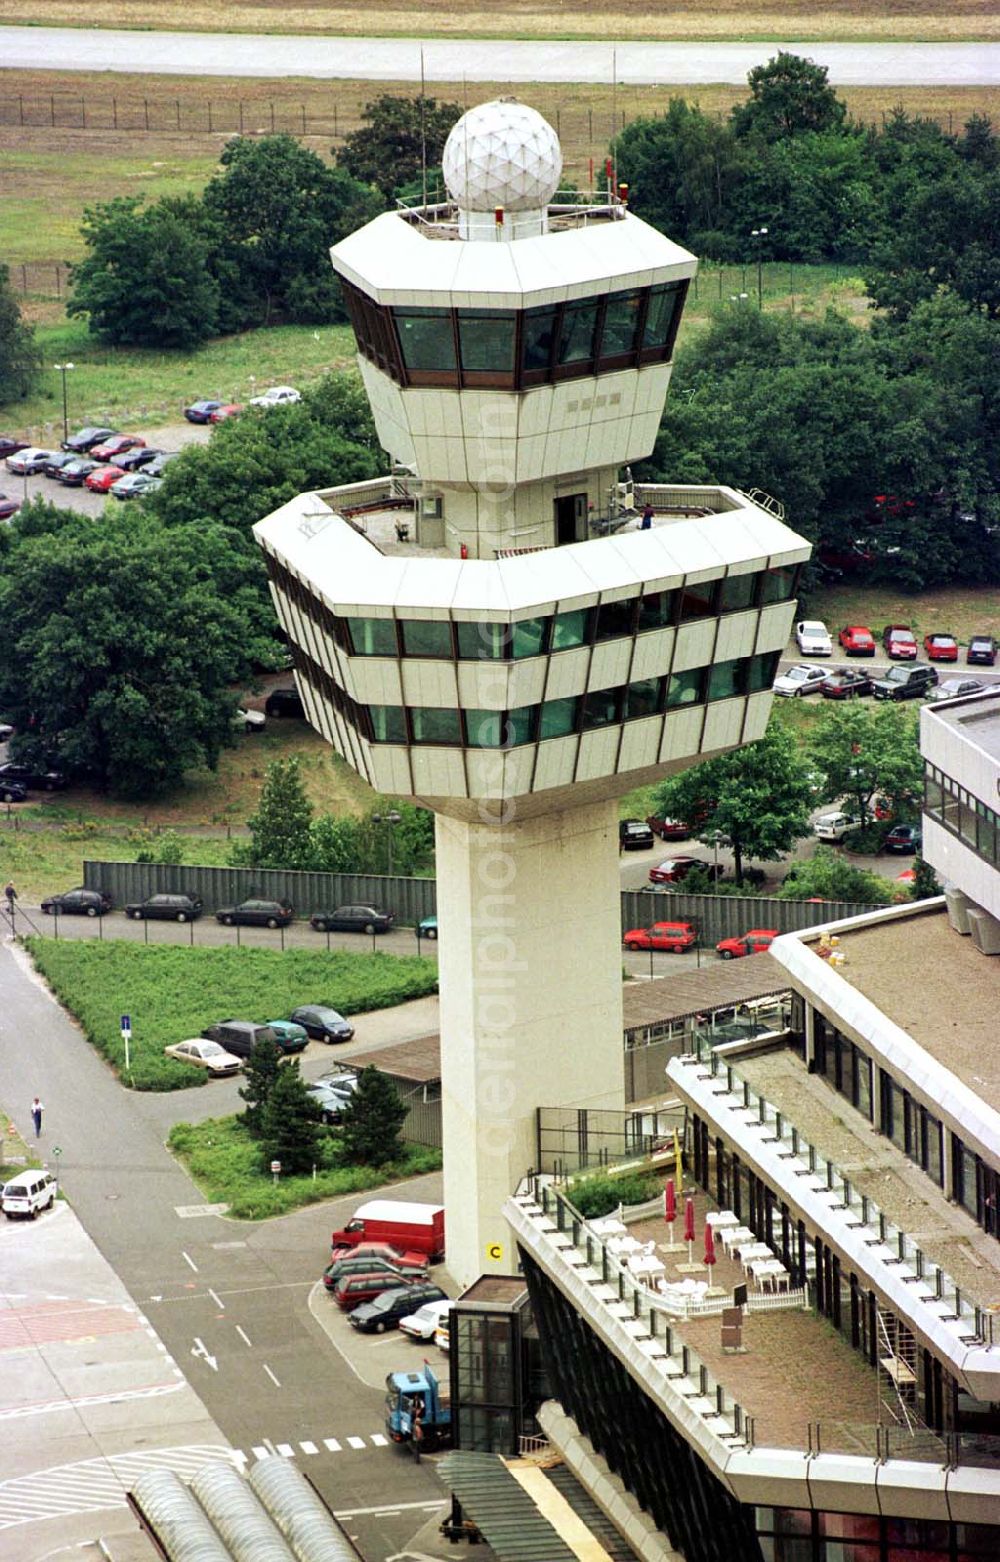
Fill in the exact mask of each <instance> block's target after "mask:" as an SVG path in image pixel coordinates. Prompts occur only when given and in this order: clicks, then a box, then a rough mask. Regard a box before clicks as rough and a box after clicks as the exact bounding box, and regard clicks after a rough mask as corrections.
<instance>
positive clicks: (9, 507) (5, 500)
mask: <svg viewBox="0 0 1000 1562" xmlns="http://www.w3.org/2000/svg"><path fill="white" fill-rule="evenodd" d="M20 508H21V501H20V499H12V498H11V497H10V495H9V494H0V521H9V520H10V518H11V516H12V515H16V514H17V512H18V510H19V509H20Z"/></svg>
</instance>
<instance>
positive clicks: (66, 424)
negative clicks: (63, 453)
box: [55, 363, 76, 440]
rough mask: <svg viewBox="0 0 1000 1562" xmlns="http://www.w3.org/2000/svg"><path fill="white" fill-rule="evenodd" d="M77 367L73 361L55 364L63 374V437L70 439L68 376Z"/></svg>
mask: <svg viewBox="0 0 1000 1562" xmlns="http://www.w3.org/2000/svg"><path fill="white" fill-rule="evenodd" d="M75 367H76V365H75V364H72V363H57V364H56V365H55V368H56V370H57V372H58V373H59V374H61V375H62V393H63V439H64V440H67V439H69V411H68V407H67V401H66V376H67V374H68V373H69V371H70V370H71V369H74V368H75Z"/></svg>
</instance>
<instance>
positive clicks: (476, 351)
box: [458, 309, 516, 385]
mask: <svg viewBox="0 0 1000 1562" xmlns="http://www.w3.org/2000/svg"><path fill="white" fill-rule="evenodd" d="M515 325H516V316H515V314H514V311H513V310H512V309H484V310H483V311H482V312H481V313H478V312H477V313H475V314H474V313H472V312H471V311H470V312H466V311H465V310H464V309H460V310H459V312H458V339H459V343H460V347H461V354H462V375H463V378H464V379H466V380H468V379H469V378H470V377H471V378H472V380H473V382H475V380H476V379H477V378H478V377H479V376H482V377H483V379H484V382H485V383H489V384H497V383H508V384H510V385H513V383H514V330H515Z"/></svg>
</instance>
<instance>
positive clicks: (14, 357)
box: [0, 265, 42, 406]
mask: <svg viewBox="0 0 1000 1562" xmlns="http://www.w3.org/2000/svg"><path fill="white" fill-rule="evenodd" d="M41 368H42V355H41V353H40V351H39V349H38V346H37V344H36V342H35V332H34V328H33V327H32V326H30V325H28V324H27V323H26V321H25V320H24V319H23V318H22V315H21V306H20V304H19V303H18V301H17V299H16V298H15V297H14V291H13V289H12V287H11V285H10V270H9V268H8V267H7V266H3V265H0V406H3V405H4V404H6V403H7V402H11V401H21V400H22V399H23V398H24V397H25V396H27V395H28V393H29V392H30V391H32V390H33V389H34V387H35V385H36V384H37V383H38V378H39V375H40V374H41Z"/></svg>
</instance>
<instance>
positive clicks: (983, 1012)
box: [838, 911, 1000, 1111]
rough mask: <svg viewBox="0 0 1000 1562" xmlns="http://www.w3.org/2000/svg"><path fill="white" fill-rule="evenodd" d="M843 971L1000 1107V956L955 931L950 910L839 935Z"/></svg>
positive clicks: (978, 1092)
mask: <svg viewBox="0 0 1000 1562" xmlns="http://www.w3.org/2000/svg"><path fill="white" fill-rule="evenodd" d="M840 948H841V950H842V952H843V954H844V955H845V957H846V958H845V961H844V964H843V965H842V966H840V967H839V968H838V974H839V975H840V976H842V977H843V978H844V980H845V981H846V982H849V983H850V984H851V985H852V986H853V987H856V988H857V989H858V991H859V992H861V993H863V994H864V995H865V997H866V998H868V999H870V1001H871V1002H872V1003H874V1004H875V1005H876V1006H877V1007H878V1008H879V1009H880V1010H881V1011H882V1012H883V1013H884V1014H885V1015H887V1016H888V1018H889V1019H890V1020H892V1021H894V1022H895V1024H897V1025H898V1026H900V1027H901V1028H902V1029H903V1030H904V1031H906V1033H907V1034H908V1035H910V1036H912V1037H913V1040H914V1041H915V1042H917V1043H918V1045H919V1046H921V1047H923V1048H924V1049H925V1050H926V1051H927V1052H928V1053H929V1054H930V1056H931V1057H933V1058H934V1059H935V1060H936V1062H938V1063H940V1064H941V1065H942V1066H943V1067H944V1068H947V1069H949V1070H950V1071H951V1072H952V1073H953V1074H954V1075H955V1076H956V1078H958V1079H960V1080H961V1081H962V1083H963V1084H964V1085H966V1086H967V1087H968V1088H969V1089H970V1090H972V1091H974V1092H975V1094H976V1095H978V1096H979V1097H981V1099H982V1100H983V1101H985V1102H986V1103H987V1105H988V1106H991V1107H993V1108H994V1110H997V1111H1000V1049H998V1046H997V1036H998V1023H997V1016H998V1014H1000V961H997V960H991V959H989V958H987V957H986V956H984V955H981V954H980V953H979V951H978V950H977V949H975V948H974V947H973V944H972V940H971V939H969V938H962V937H960V935H959V934H957V933H955V932H953V931H952V929H951V928H950V927H949V925H948V918H947V915H946V914H945V912H944V911H941V912H938V913H935V914H925V915H923V916H920V917H919V918H916V919H910V918H901V919H899V920H895V921H887V922H884V923H881V924H880V925H874V926H870V927H861V928H857V929H855V930H853V931H849V932H845V933H843V934H842V935H841V939H840Z"/></svg>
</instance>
